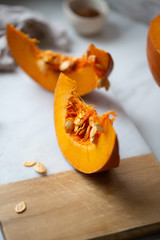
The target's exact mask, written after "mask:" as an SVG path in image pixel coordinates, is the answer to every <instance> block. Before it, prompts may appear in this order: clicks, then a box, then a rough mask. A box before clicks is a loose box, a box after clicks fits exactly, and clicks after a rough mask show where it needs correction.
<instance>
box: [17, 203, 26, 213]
mask: <svg viewBox="0 0 160 240" xmlns="http://www.w3.org/2000/svg"><path fill="white" fill-rule="evenodd" d="M26 207H27V205H26V203H25V202H24V201H22V202H20V203H18V204H17V205H16V207H15V211H16V213H22V212H24V211H25V210H26Z"/></svg>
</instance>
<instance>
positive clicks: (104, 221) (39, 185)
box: [0, 154, 160, 240]
mask: <svg viewBox="0 0 160 240" xmlns="http://www.w3.org/2000/svg"><path fill="white" fill-rule="evenodd" d="M21 201H25V202H26V203H27V210H26V211H25V212H23V213H22V214H17V213H16V212H15V210H14V208H15V206H16V204H17V203H19V202H21ZM0 221H1V225H2V229H3V233H4V236H5V238H6V239H7V240H17V239H18V240H19V239H23V240H32V239H33V240H36V239H38V240H42V239H43V240H49V239H70V240H72V239H76V240H79V239H93V238H97V239H132V238H134V237H136V236H142V235H145V234H149V233H153V232H158V231H160V164H159V163H158V162H157V160H156V159H155V157H154V156H153V154H147V155H143V156H137V157H132V158H128V159H123V160H121V164H120V167H119V168H116V169H112V170H110V171H108V172H104V173H99V174H93V175H85V174H82V173H79V172H77V171H67V172H63V173H59V174H55V175H49V176H42V177H39V178H36V179H30V180H25V181H22V182H16V183H11V184H7V185H1V186H0Z"/></svg>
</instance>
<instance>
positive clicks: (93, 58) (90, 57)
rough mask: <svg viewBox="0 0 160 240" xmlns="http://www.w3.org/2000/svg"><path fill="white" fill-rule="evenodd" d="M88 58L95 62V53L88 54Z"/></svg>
mask: <svg viewBox="0 0 160 240" xmlns="http://www.w3.org/2000/svg"><path fill="white" fill-rule="evenodd" d="M88 59H89V60H91V61H93V62H95V61H96V56H95V55H90V56H89V57H88Z"/></svg>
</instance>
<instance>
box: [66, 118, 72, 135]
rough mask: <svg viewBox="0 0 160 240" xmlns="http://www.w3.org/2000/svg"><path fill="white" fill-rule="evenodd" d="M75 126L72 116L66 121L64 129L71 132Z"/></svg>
mask: <svg viewBox="0 0 160 240" xmlns="http://www.w3.org/2000/svg"><path fill="white" fill-rule="evenodd" d="M73 128H74V122H73V119H72V118H70V119H68V120H67V121H66V122H65V124H64V129H65V131H66V132H71V131H72V130H73Z"/></svg>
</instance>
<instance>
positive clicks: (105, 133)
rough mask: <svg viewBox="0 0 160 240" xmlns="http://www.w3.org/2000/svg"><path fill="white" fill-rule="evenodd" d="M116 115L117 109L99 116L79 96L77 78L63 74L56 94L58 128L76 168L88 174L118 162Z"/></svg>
mask: <svg viewBox="0 0 160 240" xmlns="http://www.w3.org/2000/svg"><path fill="white" fill-rule="evenodd" d="M110 115H112V116H114V117H113V118H112V119H111V118H110V117H109V116H110ZM116 116H117V115H116V113H115V112H114V111H109V112H106V113H104V114H102V115H101V116H99V115H98V114H97V112H96V110H95V109H94V107H93V106H92V105H87V104H86V103H85V102H84V101H83V100H82V99H81V98H80V97H79V95H78V93H77V85H76V81H75V80H73V79H70V78H68V77H67V76H65V75H64V74H63V73H61V74H60V77H59V80H58V83H57V86H56V90H55V96H54V122H55V130H56V136H57V140H58V144H59V147H60V149H61V151H62V153H63V155H64V157H65V158H66V159H67V160H68V162H69V163H70V164H71V165H72V166H73V167H74V168H76V169H77V170H79V171H81V172H83V173H88V174H89V173H95V172H101V171H105V170H108V169H110V168H115V167H117V166H118V165H119V153H118V140H117V135H116V132H115V130H114V128H113V121H114V119H115V117H116Z"/></svg>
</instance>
